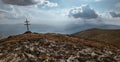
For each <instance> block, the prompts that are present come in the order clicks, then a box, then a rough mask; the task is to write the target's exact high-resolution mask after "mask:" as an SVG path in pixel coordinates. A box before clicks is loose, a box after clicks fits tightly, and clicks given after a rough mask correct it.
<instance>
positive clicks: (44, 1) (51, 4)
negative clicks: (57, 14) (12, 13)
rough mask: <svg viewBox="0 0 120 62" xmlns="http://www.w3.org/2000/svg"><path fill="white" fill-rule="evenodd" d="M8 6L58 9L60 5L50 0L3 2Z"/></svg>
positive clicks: (13, 0)
mask: <svg viewBox="0 0 120 62" xmlns="http://www.w3.org/2000/svg"><path fill="white" fill-rule="evenodd" d="M2 1H3V2H4V3H6V4H11V5H18V6H28V5H35V4H39V5H42V6H48V7H56V6H57V5H58V4H57V3H54V2H50V1H49V0H2Z"/></svg>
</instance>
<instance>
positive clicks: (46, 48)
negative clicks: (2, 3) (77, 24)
mask: <svg viewBox="0 0 120 62" xmlns="http://www.w3.org/2000/svg"><path fill="white" fill-rule="evenodd" d="M0 62H120V49H119V48H116V47H115V46H113V45H111V44H107V43H100V42H97V41H89V40H85V39H79V38H75V37H70V36H68V35H62V34H50V33H48V34H38V33H26V34H20V35H15V36H9V37H8V38H5V39H2V40H0Z"/></svg>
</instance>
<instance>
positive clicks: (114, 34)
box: [72, 29, 120, 48]
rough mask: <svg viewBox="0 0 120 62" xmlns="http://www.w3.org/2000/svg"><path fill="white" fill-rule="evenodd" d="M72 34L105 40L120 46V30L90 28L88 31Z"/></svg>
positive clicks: (95, 39)
mask: <svg viewBox="0 0 120 62" xmlns="http://www.w3.org/2000/svg"><path fill="white" fill-rule="evenodd" d="M72 36H75V37H78V38H84V39H89V40H94V41H103V42H106V43H110V44H113V45H114V46H117V47H119V48H120V46H119V45H120V30H108V29H89V30H86V31H82V32H78V33H75V34H72Z"/></svg>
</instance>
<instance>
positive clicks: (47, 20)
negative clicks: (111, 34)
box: [0, 0, 120, 26]
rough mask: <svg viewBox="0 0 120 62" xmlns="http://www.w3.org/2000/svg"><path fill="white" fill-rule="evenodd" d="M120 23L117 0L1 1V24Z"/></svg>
mask: <svg viewBox="0 0 120 62" xmlns="http://www.w3.org/2000/svg"><path fill="white" fill-rule="evenodd" d="M26 18H27V19H28V20H29V21H30V23H31V24H48V25H54V26H64V25H70V24H81V25H82V24H111V25H120V0H0V24H20V23H24V21H25V19H26Z"/></svg>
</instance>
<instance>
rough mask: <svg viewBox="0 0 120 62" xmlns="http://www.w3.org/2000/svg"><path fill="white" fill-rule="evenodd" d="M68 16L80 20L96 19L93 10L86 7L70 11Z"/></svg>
mask: <svg viewBox="0 0 120 62" xmlns="http://www.w3.org/2000/svg"><path fill="white" fill-rule="evenodd" d="M69 16H70V17H74V18H82V19H94V18H97V17H98V15H97V14H96V12H95V11H94V10H93V9H91V8H90V7H89V6H88V5H87V6H83V7H82V8H74V9H71V10H70V12H69Z"/></svg>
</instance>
